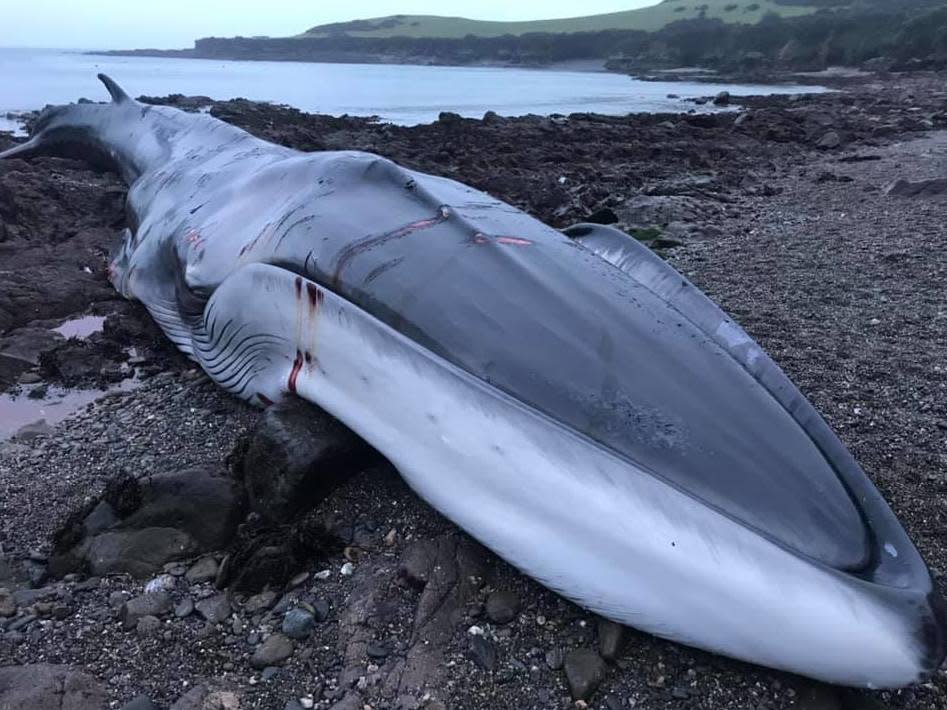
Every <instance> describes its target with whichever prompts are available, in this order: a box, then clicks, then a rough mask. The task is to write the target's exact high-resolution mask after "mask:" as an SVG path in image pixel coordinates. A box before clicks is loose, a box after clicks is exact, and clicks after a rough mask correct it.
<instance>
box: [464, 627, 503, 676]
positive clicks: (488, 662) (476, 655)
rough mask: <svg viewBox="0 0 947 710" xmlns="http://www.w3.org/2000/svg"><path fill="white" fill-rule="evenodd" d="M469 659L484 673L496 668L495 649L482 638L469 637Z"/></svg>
mask: <svg viewBox="0 0 947 710" xmlns="http://www.w3.org/2000/svg"><path fill="white" fill-rule="evenodd" d="M470 657H471V658H472V659H473V661H474V663H476V664H477V665H478V666H480V667H481V668H483V669H484V670H485V671H492V670H494V669H495V668H496V667H497V650H496V647H495V646H494V645H493V644H492V643H491V642H490V641H489V640H488V639H486V638H484V637H483V636H476V635H475V636H471V637H470Z"/></svg>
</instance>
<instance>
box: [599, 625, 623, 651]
mask: <svg viewBox="0 0 947 710" xmlns="http://www.w3.org/2000/svg"><path fill="white" fill-rule="evenodd" d="M625 631H626V629H625V627H624V626H622V625H621V624H616V623H615V622H614V621H609V620H608V619H599V620H598V652H599V655H601V657H602V658H604V659H605V660H606V661H614V660H615V659H616V658H618V655H619V654H620V653H621V649H622V646H623V645H624V643H625V636H626V634H625Z"/></svg>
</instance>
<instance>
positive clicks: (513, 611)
mask: <svg viewBox="0 0 947 710" xmlns="http://www.w3.org/2000/svg"><path fill="white" fill-rule="evenodd" d="M519 610H520V598H519V597H518V596H517V595H516V594H515V593H514V592H511V591H508V590H499V591H496V592H493V593H492V594H491V595H490V596H489V597H487V618H489V619H490V621H492V622H493V623H494V624H509V623H510V622H511V621H513V619H515V618H516V615H517V614H518V613H519Z"/></svg>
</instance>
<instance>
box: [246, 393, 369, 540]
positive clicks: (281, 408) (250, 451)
mask: <svg viewBox="0 0 947 710" xmlns="http://www.w3.org/2000/svg"><path fill="white" fill-rule="evenodd" d="M372 453H373V450H372V449H371V447H369V446H368V444H366V443H365V442H364V441H362V440H361V439H360V438H359V437H358V435H356V434H355V433H353V432H352V431H351V430H350V429H348V428H347V427H346V426H344V425H343V424H341V423H340V422H339V421H338V420H336V419H334V418H333V417H332V416H330V415H329V414H327V413H326V412H324V411H323V410H321V409H319V408H318V407H315V406H313V405H312V404H309V403H308V402H306V401H304V400H302V399H297V398H292V399H288V400H286V401H284V402H280V403H278V404H276V405H275V406H272V407H270V408H269V409H267V411H266V414H264V416H263V419H262V420H261V421H260V424H259V425H258V426H257V428H256V430H255V431H254V432H253V434H252V435H251V436H250V438H249V440H248V442H247V445H246V450H245V452H244V454H243V460H242V462H241V463H240V467H241V470H242V471H243V477H244V481H245V484H246V489H247V493H248V495H249V500H250V506H251V508H253V510H255V511H256V512H258V513H259V514H260V515H261V516H262V517H263V518H264V519H265V520H268V521H269V522H272V523H283V522H286V521H287V520H289V519H290V518H292V517H293V516H295V515H296V514H297V513H299V512H302V511H304V510H309V509H311V508H312V507H313V506H315V505H316V504H317V503H318V502H319V501H320V500H322V499H323V498H324V497H325V496H326V494H327V493H328V492H329V491H331V490H332V488H333V487H335V486H336V485H337V484H338V482H339V481H340V480H342V479H344V478H345V477H347V476H349V475H351V474H353V473H355V472H357V471H360V470H361V469H362V468H363V467H364V464H365V463H366V462H367V461H368V460H369V459H370V458H371V456H372Z"/></svg>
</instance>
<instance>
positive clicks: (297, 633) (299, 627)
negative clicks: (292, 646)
mask: <svg viewBox="0 0 947 710" xmlns="http://www.w3.org/2000/svg"><path fill="white" fill-rule="evenodd" d="M315 627H316V617H315V616H314V615H313V613H312V612H311V611H309V610H308V609H304V608H303V607H296V608H294V609H290V610H289V611H287V612H286V615H285V616H284V617H283V625H282V629H283V633H284V634H286V635H287V636H289V637H290V638H291V639H297V640H302V639H305V638H308V636H309V634H311V633H312V630H313V629H314V628H315Z"/></svg>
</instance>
